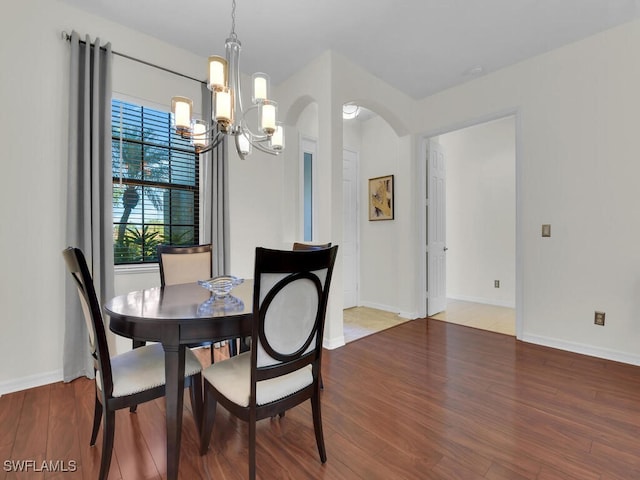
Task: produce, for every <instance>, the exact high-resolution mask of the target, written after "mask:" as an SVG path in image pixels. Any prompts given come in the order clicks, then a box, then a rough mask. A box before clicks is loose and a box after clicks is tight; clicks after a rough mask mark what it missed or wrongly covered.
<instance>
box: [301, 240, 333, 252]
mask: <svg viewBox="0 0 640 480" xmlns="http://www.w3.org/2000/svg"><path fill="white" fill-rule="evenodd" d="M330 246H331V242H329V243H316V244H313V243H300V242H293V249H294V250H296V251H298V250H320V249H322V248H329V247H330Z"/></svg>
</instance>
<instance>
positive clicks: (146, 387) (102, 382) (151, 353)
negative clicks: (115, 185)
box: [62, 247, 202, 480]
mask: <svg viewBox="0 0 640 480" xmlns="http://www.w3.org/2000/svg"><path fill="white" fill-rule="evenodd" d="M62 254H63V257H64V260H65V263H66V265H67V270H68V271H69V273H70V274H71V276H72V277H73V280H74V281H75V284H76V287H77V288H78V294H79V297H80V303H81V306H82V311H83V314H84V320H85V323H86V324H87V330H88V332H89V346H90V352H91V356H92V357H93V365H94V367H93V368H94V373H95V387H96V392H95V404H94V413H93V428H92V431H91V441H90V442H89V445H91V446H93V445H95V443H96V438H97V437H98V430H99V429H100V423H102V456H101V459H100V474H99V476H98V478H99V479H100V480H103V479H106V478H107V476H108V474H109V467H110V465H111V456H112V452H113V440H114V433H115V418H116V417H115V412H116V410H119V409H122V408H127V407H129V408H130V407H132V406H135V405H138V404H141V403H144V402H148V401H150V400H153V399H156V398H160V397H163V396H164V395H165V361H164V350H163V348H162V345H161V344H154V345H148V346H142V347H139V348H136V349H133V350H131V351H129V352H125V353H122V354H119V355H116V356H114V357H111V356H110V355H109V347H108V345H107V337H106V333H105V328H104V323H103V318H102V313H101V310H100V304H99V302H98V297H97V296H96V291H95V287H94V285H93V279H92V277H91V274H90V273H89V268H88V267H87V262H86V260H85V257H84V254H83V253H82V251H81V250H80V249H79V248H73V247H69V248H67V249H65V250H64V251H63V252H62ZM201 371H202V365H201V364H200V361H199V360H198V359H197V358H196V356H195V355H194V354H193V352H192V351H191V350H189V349H186V351H185V380H186V381H185V385H186V386H189V390H190V394H191V395H190V396H191V407H192V409H193V414H194V419H195V421H196V425H200V420H201V417H202V374H201ZM103 420H104V421H103Z"/></svg>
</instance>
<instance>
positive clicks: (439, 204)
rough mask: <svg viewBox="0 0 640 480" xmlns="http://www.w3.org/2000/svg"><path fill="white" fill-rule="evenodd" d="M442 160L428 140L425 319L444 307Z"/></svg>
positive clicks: (443, 166)
mask: <svg viewBox="0 0 640 480" xmlns="http://www.w3.org/2000/svg"><path fill="white" fill-rule="evenodd" d="M445 187H446V183H445V156H444V152H443V150H442V147H441V146H440V144H438V143H437V142H436V141H434V140H433V139H430V140H429V142H428V147H427V315H435V314H436V313H439V312H442V311H443V310H445V308H446V307H447V291H446V290H447V256H446V252H447V246H446V215H445V213H446V210H445V200H446V197H445Z"/></svg>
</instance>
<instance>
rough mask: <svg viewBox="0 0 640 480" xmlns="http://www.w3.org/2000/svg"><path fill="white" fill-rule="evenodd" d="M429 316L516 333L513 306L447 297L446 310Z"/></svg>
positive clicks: (450, 321) (491, 330)
mask: <svg viewBox="0 0 640 480" xmlns="http://www.w3.org/2000/svg"><path fill="white" fill-rule="evenodd" d="M431 318H435V319H436V320H443V321H445V322H449V323H456V324H458V325H466V326H467V327H473V328H480V329H481V330H489V331H490V332H497V333H504V334H505V335H514V336H515V334H516V310H515V308H508V307H499V306H496V305H487V304H485V303H475V302H467V301H464V300H453V299H450V298H449V299H447V308H446V310H445V311H444V312H440V313H438V314H437V315H432V316H431Z"/></svg>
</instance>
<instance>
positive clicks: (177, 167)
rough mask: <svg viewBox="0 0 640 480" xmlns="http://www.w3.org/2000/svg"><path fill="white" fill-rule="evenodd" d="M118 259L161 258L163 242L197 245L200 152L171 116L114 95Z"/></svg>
mask: <svg viewBox="0 0 640 480" xmlns="http://www.w3.org/2000/svg"><path fill="white" fill-rule="evenodd" d="M111 117H112V149H111V150H112V175H113V241H114V262H115V264H116V265H119V264H131V263H150V262H157V261H158V259H157V254H156V247H157V246H158V245H159V244H168V245H194V244H197V243H199V228H198V217H199V212H198V205H199V169H198V155H197V154H196V152H195V149H194V148H193V146H191V145H190V142H189V140H185V139H183V138H182V137H180V136H179V135H177V134H176V133H175V129H173V128H172V127H171V114H170V113H169V112H163V111H160V110H154V109H151V108H148V107H143V106H140V105H134V104H131V103H126V102H123V101H120V100H117V99H113V100H112V103H111Z"/></svg>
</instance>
